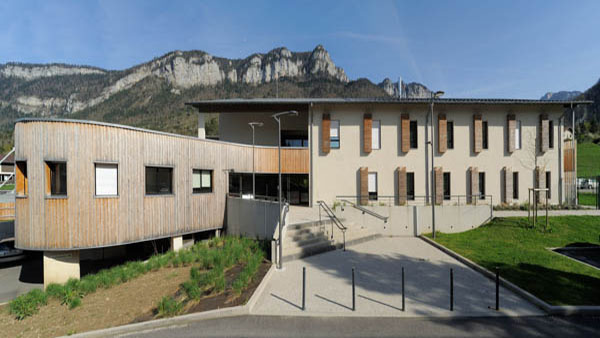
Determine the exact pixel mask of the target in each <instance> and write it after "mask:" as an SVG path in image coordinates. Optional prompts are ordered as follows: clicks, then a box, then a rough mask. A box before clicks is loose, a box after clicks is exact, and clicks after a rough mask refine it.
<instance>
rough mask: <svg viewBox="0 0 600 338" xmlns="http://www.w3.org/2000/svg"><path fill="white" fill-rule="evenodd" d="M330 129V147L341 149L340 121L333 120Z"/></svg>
mask: <svg viewBox="0 0 600 338" xmlns="http://www.w3.org/2000/svg"><path fill="white" fill-rule="evenodd" d="M329 130H330V131H329V140H330V147H331V148H333V149H340V121H339V120H331V125H330V127H329Z"/></svg>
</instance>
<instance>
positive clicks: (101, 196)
mask: <svg viewBox="0 0 600 338" xmlns="http://www.w3.org/2000/svg"><path fill="white" fill-rule="evenodd" d="M94 198H119V195H94Z"/></svg>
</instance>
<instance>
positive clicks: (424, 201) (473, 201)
mask: <svg viewBox="0 0 600 338" xmlns="http://www.w3.org/2000/svg"><path fill="white" fill-rule="evenodd" d="M400 197H404V198H405V200H404V201H403V203H402V205H404V206H409V205H429V204H430V200H431V196H429V195H405V196H398V195H389V196H388V195H379V196H377V200H374V201H372V200H369V203H372V202H375V203H379V205H380V206H391V205H398V202H399V198H400ZM335 198H336V199H337V200H342V199H346V200H355V201H359V200H360V199H361V198H366V196H360V195H338V196H336V197H335ZM481 202H486V203H485V204H487V203H490V204H493V199H492V195H482V194H466V195H444V196H443V201H442V203H436V205H448V204H449V203H453V204H449V205H458V206H461V205H477V204H480V203H481ZM355 204H358V202H355Z"/></svg>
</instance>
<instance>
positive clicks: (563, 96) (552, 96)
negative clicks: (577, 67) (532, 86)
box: [540, 90, 583, 100]
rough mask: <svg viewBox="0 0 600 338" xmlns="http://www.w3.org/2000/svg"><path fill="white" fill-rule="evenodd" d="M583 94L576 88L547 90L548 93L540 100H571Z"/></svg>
mask: <svg viewBox="0 0 600 338" xmlns="http://www.w3.org/2000/svg"><path fill="white" fill-rule="evenodd" d="M581 94H583V93H582V92H580V91H577V90H574V91H564V90H562V91H560V92H554V93H553V92H547V93H546V94H544V95H543V96H542V97H541V98H540V100H571V99H574V98H576V97H578V96H579V95H581Z"/></svg>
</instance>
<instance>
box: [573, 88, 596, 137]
mask: <svg viewBox="0 0 600 338" xmlns="http://www.w3.org/2000/svg"><path fill="white" fill-rule="evenodd" d="M576 99H578V100H590V101H593V102H592V104H589V105H584V106H577V108H575V120H576V126H577V127H576V135H578V137H577V139H578V141H579V142H586V141H592V142H595V143H600V80H598V82H596V84H595V85H593V86H592V87H591V88H589V89H588V90H586V91H585V92H584V93H583V94H581V95H579V96H578V97H577V98H576Z"/></svg>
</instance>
